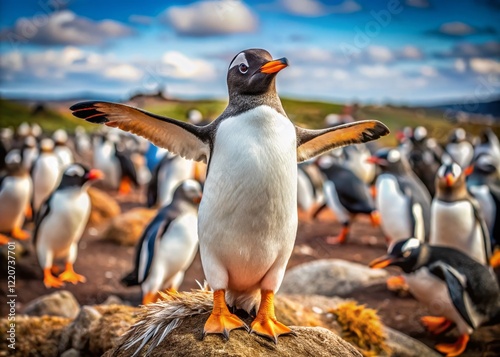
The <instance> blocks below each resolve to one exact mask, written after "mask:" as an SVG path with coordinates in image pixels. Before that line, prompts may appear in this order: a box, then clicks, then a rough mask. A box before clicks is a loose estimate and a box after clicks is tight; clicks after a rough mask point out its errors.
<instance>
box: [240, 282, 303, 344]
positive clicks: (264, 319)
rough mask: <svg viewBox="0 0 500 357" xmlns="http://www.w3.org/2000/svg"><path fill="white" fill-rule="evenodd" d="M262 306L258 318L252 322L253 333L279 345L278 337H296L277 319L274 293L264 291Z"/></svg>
mask: <svg viewBox="0 0 500 357" xmlns="http://www.w3.org/2000/svg"><path fill="white" fill-rule="evenodd" d="M261 294H262V298H261V305H260V308H259V312H258V313H257V317H256V318H255V320H253V322H252V330H251V331H250V332H251V333H256V334H258V335H260V336H264V337H267V338H269V339H271V340H272V341H274V343H278V336H281V335H289V334H292V335H295V332H293V331H292V330H291V329H290V328H289V327H287V326H285V325H283V324H282V323H281V322H279V321H278V320H277V319H276V315H275V314H274V293H273V292H272V291H262V293H261Z"/></svg>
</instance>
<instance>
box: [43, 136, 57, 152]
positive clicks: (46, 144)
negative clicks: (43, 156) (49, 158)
mask: <svg viewBox="0 0 500 357" xmlns="http://www.w3.org/2000/svg"><path fill="white" fill-rule="evenodd" d="M40 151H41V152H45V153H49V152H53V151H54V141H52V139H49V138H46V139H42V141H40Z"/></svg>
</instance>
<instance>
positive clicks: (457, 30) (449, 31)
mask: <svg viewBox="0 0 500 357" xmlns="http://www.w3.org/2000/svg"><path fill="white" fill-rule="evenodd" d="M439 31H440V32H441V33H444V34H445V35H450V36H466V35H470V34H473V33H474V32H476V30H475V29H474V28H473V27H472V26H470V25H467V24H465V23H463V22H459V21H455V22H447V23H445V24H442V25H441V26H440V27H439Z"/></svg>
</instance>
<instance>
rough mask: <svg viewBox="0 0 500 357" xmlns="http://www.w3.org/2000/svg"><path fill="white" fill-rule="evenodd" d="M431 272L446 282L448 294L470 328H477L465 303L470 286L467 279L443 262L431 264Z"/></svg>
mask: <svg viewBox="0 0 500 357" xmlns="http://www.w3.org/2000/svg"><path fill="white" fill-rule="evenodd" d="M429 271H430V272H431V273H432V274H433V275H435V276H436V277H438V278H439V279H441V280H443V281H444V282H445V284H446V287H447V289H448V294H449V295H450V298H451V301H452V303H453V305H454V306H455V308H456V309H457V311H458V313H459V314H460V316H462V318H463V319H464V320H465V322H466V323H467V324H468V325H469V326H471V327H472V328H475V327H476V325H475V324H474V323H473V322H472V317H471V313H470V312H469V311H468V310H467V305H466V302H465V294H466V289H467V284H468V282H467V278H466V277H465V276H464V275H462V274H460V272H459V271H457V270H456V269H455V268H453V267H451V266H450V265H448V264H446V263H444V262H441V261H437V262H435V263H433V264H431V265H430V266H429Z"/></svg>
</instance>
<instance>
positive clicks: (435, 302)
mask: <svg viewBox="0 0 500 357" xmlns="http://www.w3.org/2000/svg"><path fill="white" fill-rule="evenodd" d="M388 266H397V267H400V268H401V269H403V271H404V272H405V273H406V274H405V280H406V282H407V284H408V286H409V290H410V292H411V294H412V295H413V296H414V297H415V298H416V299H417V300H418V301H420V302H422V303H423V304H425V305H426V306H427V307H428V308H429V310H430V311H431V313H432V314H434V315H437V316H424V317H423V318H422V323H423V324H424V325H425V326H426V327H427V329H428V330H429V331H430V332H432V333H433V334H436V335H437V334H441V333H443V332H445V331H447V330H448V329H449V328H451V327H452V325H453V324H455V325H456V327H457V330H458V331H459V333H460V337H459V338H458V340H457V341H456V342H455V343H452V344H444V343H442V344H438V345H436V349H437V350H438V351H439V352H441V353H443V354H445V355H446V356H449V357H451V356H458V355H460V354H461V353H463V352H464V351H465V349H466V348H467V343H468V342H469V336H470V334H472V333H473V331H474V330H475V329H476V328H478V327H480V326H485V325H495V324H498V323H500V289H499V287H498V282H497V280H496V278H495V276H494V275H493V274H492V273H491V271H490V270H489V269H488V268H487V267H485V266H483V265H482V264H480V263H478V262H477V261H475V260H474V259H472V258H470V257H469V256H467V255H466V254H463V253H462V252H460V251H458V250H456V249H452V248H447V247H439V246H432V245H428V244H425V243H421V242H420V241H419V240H418V239H415V238H409V239H405V240H401V241H398V242H397V243H395V244H393V245H391V247H389V250H388V254H387V255H386V256H383V257H381V258H378V259H375V260H374V261H372V262H371V263H370V267H371V268H385V267H388Z"/></svg>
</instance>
